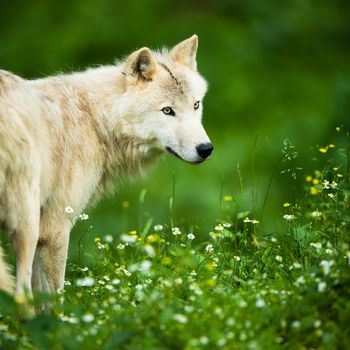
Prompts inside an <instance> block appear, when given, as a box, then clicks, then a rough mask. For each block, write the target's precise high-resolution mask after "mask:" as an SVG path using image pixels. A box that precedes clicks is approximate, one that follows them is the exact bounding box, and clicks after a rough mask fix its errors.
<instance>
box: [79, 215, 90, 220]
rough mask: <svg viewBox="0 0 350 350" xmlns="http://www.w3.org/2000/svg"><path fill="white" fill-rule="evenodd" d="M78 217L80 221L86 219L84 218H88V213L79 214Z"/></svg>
mask: <svg viewBox="0 0 350 350" xmlns="http://www.w3.org/2000/svg"><path fill="white" fill-rule="evenodd" d="M79 219H80V220H81V221H86V220H88V219H89V215H88V214H86V213H82V214H79Z"/></svg>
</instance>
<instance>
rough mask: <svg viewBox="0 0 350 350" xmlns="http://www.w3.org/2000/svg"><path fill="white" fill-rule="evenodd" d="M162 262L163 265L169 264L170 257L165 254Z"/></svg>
mask: <svg viewBox="0 0 350 350" xmlns="http://www.w3.org/2000/svg"><path fill="white" fill-rule="evenodd" d="M162 264H163V265H170V264H171V258H169V257H168V256H165V257H164V258H163V259H162Z"/></svg>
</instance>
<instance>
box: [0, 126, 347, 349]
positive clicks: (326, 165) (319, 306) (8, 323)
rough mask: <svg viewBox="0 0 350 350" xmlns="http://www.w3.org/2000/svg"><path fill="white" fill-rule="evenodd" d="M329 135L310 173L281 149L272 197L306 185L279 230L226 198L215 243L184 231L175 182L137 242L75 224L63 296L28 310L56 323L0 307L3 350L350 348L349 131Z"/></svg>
mask: <svg viewBox="0 0 350 350" xmlns="http://www.w3.org/2000/svg"><path fill="white" fill-rule="evenodd" d="M334 134H335V136H336V138H335V139H336V140H337V142H336V143H329V144H327V145H322V146H317V147H315V148H314V150H313V152H312V158H313V160H314V163H313V164H314V165H315V167H314V169H308V170H307V171H306V172H305V170H304V169H300V168H299V167H297V166H295V159H297V158H298V154H297V152H296V150H295V147H294V146H293V145H292V144H291V142H290V141H288V140H286V141H285V142H284V144H283V147H282V150H281V158H280V162H278V164H277V167H276V169H274V171H273V173H272V177H271V182H270V184H269V186H268V191H269V187H270V186H273V177H274V176H282V175H283V174H285V173H287V175H288V176H289V177H290V178H291V181H292V182H293V181H296V179H297V177H298V178H302V181H301V182H300V186H302V193H303V195H301V196H299V197H295V200H294V201H293V202H281V203H279V205H280V206H281V212H282V214H281V217H280V218H279V219H278V220H279V229H278V230H264V229H262V228H261V227H262V220H264V219H263V216H262V211H263V208H262V209H261V211H260V213H259V215H258V214H255V215H254V216H253V213H252V212H251V211H250V210H247V208H245V207H243V206H242V205H241V203H240V193H225V192H224V191H222V193H221V194H220V198H221V200H220V217H215V216H214V217H212V226H211V230H210V231H209V230H203V229H202V228H201V227H198V226H196V225H191V224H186V225H179V224H178V222H177V220H176V217H175V215H174V212H175V209H176V208H175V207H176V201H175V200H174V199H175V198H176V185H175V180H174V184H173V186H174V188H173V193H172V195H171V196H170V198H169V203H168V204H169V207H168V210H169V215H168V217H167V219H166V220H165V221H164V222H154V221H153V219H152V218H151V217H149V215H148V214H147V215H145V213H144V212H143V210H144V208H143V206H144V201H145V194H146V192H145V191H143V192H142V193H140V196H139V201H138V207H139V209H140V217H139V222H138V223H135V229H133V230H129V231H126V232H118V233H117V234H109V233H101V235H99V236H95V235H94V234H92V233H93V231H94V230H93V221H94V219H93V217H89V214H87V213H83V214H80V216H79V224H78V225H77V226H78V227H77V230H76V231H77V232H78V239H77V242H76V244H75V247H74V254H73V256H71V257H70V259H69V263H68V267H67V274H66V281H65V289H64V290H63V291H58V294H57V295H36V296H35V300H34V301H33V305H34V306H36V307H40V305H42V304H43V303H48V304H50V305H51V306H52V311H51V312H43V313H39V314H38V315H36V316H34V317H33V316H32V317H23V305H21V304H18V303H16V302H15V301H14V300H13V299H12V298H11V297H9V296H8V295H6V294H1V295H0V307H1V315H0V346H1V348H3V349H82V348H84V349H264V348H265V349H348V348H350V340H349V339H350V337H349V335H350V334H349V333H350V329H349V324H350V301H349V294H350V246H349V229H350V215H349V209H350V208H349V207H350V186H349V176H350V173H349V159H350V158H349V154H350V139H349V134H348V133H347V132H346V131H344V130H343V129H342V127H337V128H336V130H335V131H334ZM292 163H293V165H294V166H293V167H288V164H290V165H291V164H292ZM296 165H297V163H296ZM316 165H317V166H316ZM281 173H282V174H281ZM241 182H242V183H243V179H241ZM242 191H243V188H242ZM291 191H293V189H292V188H291ZM267 195H268V193H267ZM128 205H129V204H127V203H124V207H125V208H124V209H125V210H126V211H127V208H128ZM66 210H67V215H69V216H71V217H72V218H73V216H74V215H78V213H75V212H74V211H73V210H71V208H67V209H66ZM21 315H22V316H21Z"/></svg>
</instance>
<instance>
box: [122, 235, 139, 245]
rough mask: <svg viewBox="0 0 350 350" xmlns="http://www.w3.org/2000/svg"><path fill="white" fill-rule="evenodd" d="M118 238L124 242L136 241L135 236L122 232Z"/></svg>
mask: <svg viewBox="0 0 350 350" xmlns="http://www.w3.org/2000/svg"><path fill="white" fill-rule="evenodd" d="M120 239H121V240H122V241H123V242H125V243H135V242H136V241H137V236H134V235H127V234H125V233H123V234H122V235H121V236H120Z"/></svg>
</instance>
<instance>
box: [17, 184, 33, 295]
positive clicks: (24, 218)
mask: <svg viewBox="0 0 350 350" xmlns="http://www.w3.org/2000/svg"><path fill="white" fill-rule="evenodd" d="M21 202H22V203H19V206H20V211H21V213H20V216H21V217H20V219H19V222H18V225H17V227H16V229H15V230H14V234H13V244H14V247H15V251H16V265H17V271H16V278H17V279H16V297H17V299H18V300H22V299H23V301H24V295H25V293H28V296H29V297H30V296H31V294H32V288H31V278H32V266H33V260H34V254H35V250H36V247H37V243H38V239H39V218H40V204H39V191H38V190H36V191H35V190H32V191H24V193H23V197H22V198H21Z"/></svg>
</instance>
